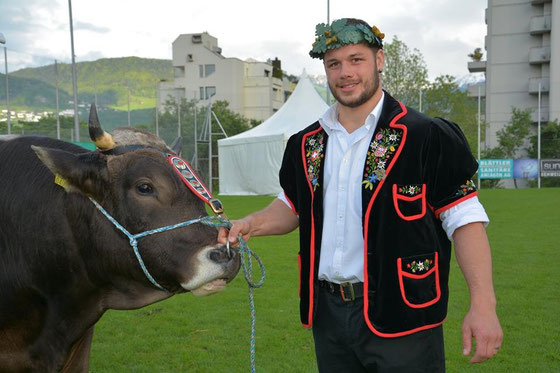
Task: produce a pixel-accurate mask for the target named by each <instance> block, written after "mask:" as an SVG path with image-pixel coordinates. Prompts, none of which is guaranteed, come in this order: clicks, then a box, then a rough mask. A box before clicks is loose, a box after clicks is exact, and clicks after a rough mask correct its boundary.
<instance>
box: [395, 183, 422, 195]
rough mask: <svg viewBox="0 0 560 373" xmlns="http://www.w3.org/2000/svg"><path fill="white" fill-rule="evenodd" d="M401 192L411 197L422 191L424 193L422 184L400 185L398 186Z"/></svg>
mask: <svg viewBox="0 0 560 373" xmlns="http://www.w3.org/2000/svg"><path fill="white" fill-rule="evenodd" d="M398 192H399V194H407V195H409V196H411V197H414V196H416V195H418V194H420V193H422V186H421V185H402V186H401V185H399V188H398Z"/></svg>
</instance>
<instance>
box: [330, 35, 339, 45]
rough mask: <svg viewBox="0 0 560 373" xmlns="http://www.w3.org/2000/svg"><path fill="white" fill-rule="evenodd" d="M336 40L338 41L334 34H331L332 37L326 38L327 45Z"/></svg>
mask: <svg viewBox="0 0 560 373" xmlns="http://www.w3.org/2000/svg"><path fill="white" fill-rule="evenodd" d="M337 41H338V38H337V37H336V36H333V37H332V38H328V39H327V45H330V44H332V43H336V42H337Z"/></svg>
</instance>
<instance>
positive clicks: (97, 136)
mask: <svg viewBox="0 0 560 373" xmlns="http://www.w3.org/2000/svg"><path fill="white" fill-rule="evenodd" d="M89 137H90V138H91V141H93V143H94V144H95V146H97V148H98V149H99V150H109V149H113V148H114V147H115V141H114V140H113V136H111V134H110V133H107V132H105V131H103V128H101V124H99V118H98V117H97V109H96V108H95V104H94V103H92V104H91V108H90V109H89Z"/></svg>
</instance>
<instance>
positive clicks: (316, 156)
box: [305, 132, 325, 191]
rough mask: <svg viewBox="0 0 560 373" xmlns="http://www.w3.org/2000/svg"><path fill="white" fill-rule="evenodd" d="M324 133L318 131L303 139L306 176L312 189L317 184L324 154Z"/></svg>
mask: <svg viewBox="0 0 560 373" xmlns="http://www.w3.org/2000/svg"><path fill="white" fill-rule="evenodd" d="M323 150H324V135H323V132H318V133H316V134H314V135H311V136H309V137H308V138H307V139H306V140H305V158H306V159H307V177H308V178H309V181H310V182H311V185H312V186H313V191H315V189H317V187H318V186H319V170H320V168H321V160H322V159H323V157H324V156H325V155H324V152H323Z"/></svg>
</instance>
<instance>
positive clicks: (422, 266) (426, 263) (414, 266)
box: [406, 259, 433, 273]
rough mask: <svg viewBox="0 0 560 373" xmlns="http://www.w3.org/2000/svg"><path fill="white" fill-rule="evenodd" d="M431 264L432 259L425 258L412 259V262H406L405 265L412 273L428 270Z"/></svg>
mask: <svg viewBox="0 0 560 373" xmlns="http://www.w3.org/2000/svg"><path fill="white" fill-rule="evenodd" d="M432 264H433V260H430V259H426V260H419V261H416V260H414V261H413V262H412V263H408V264H407V265H406V268H409V269H410V270H411V271H412V273H416V272H423V271H428V270H429V269H430V268H431V267H432Z"/></svg>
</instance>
